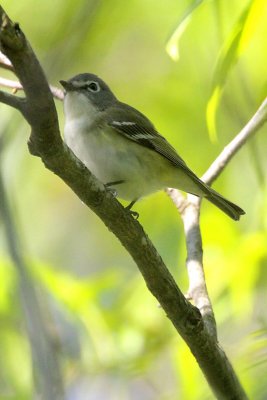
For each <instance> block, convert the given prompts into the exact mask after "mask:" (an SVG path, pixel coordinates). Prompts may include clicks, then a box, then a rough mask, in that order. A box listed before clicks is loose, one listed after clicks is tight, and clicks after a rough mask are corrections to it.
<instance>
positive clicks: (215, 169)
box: [201, 98, 267, 185]
mask: <svg viewBox="0 0 267 400" xmlns="http://www.w3.org/2000/svg"><path fill="white" fill-rule="evenodd" d="M266 121H267V98H265V100H264V101H263V102H262V103H261V105H260V107H259V108H258V110H257V111H256V113H255V114H254V115H253V117H252V118H251V119H250V120H249V121H248V123H247V124H246V125H245V126H244V128H243V129H242V130H241V131H240V132H239V133H238V134H237V135H236V136H235V138H234V139H233V140H232V141H231V142H230V143H229V144H228V145H227V146H226V147H225V148H224V149H223V151H222V152H221V153H220V154H219V156H218V157H217V158H216V159H215V161H214V162H213V163H212V164H211V166H210V167H209V168H208V170H207V171H206V172H205V174H204V175H202V178H201V179H202V180H203V181H204V182H206V183H207V184H208V185H211V184H212V183H213V182H214V181H215V179H216V178H218V176H219V175H220V174H221V173H222V171H223V170H224V168H225V167H226V165H228V163H229V162H230V161H231V159H232V158H233V156H234V155H235V154H236V153H237V151H238V150H239V149H240V148H241V147H242V146H243V145H244V144H245V143H246V141H247V140H248V139H249V138H251V136H253V135H254V134H255V133H256V132H258V130H259V129H260V128H261V127H262V125H263V124H264V123H265V122H266Z"/></svg>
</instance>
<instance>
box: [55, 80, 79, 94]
mask: <svg viewBox="0 0 267 400" xmlns="http://www.w3.org/2000/svg"><path fill="white" fill-rule="evenodd" d="M59 82H60V83H61V85H62V86H63V87H64V89H65V90H66V92H70V91H71V90H75V89H76V88H75V86H74V85H73V84H72V83H71V82H69V81H63V80H61V81H59Z"/></svg>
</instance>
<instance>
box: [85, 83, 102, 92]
mask: <svg viewBox="0 0 267 400" xmlns="http://www.w3.org/2000/svg"><path fill="white" fill-rule="evenodd" d="M86 89H87V90H89V91H90V92H93V93H96V92H99V91H100V86H99V83H98V82H95V81H92V82H90V83H88V84H87V85H86Z"/></svg>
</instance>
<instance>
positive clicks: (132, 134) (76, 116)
mask: <svg viewBox="0 0 267 400" xmlns="http://www.w3.org/2000/svg"><path fill="white" fill-rule="evenodd" d="M60 83H61V84H62V86H63V87H64V89H65V96H64V114H65V128H64V138H65V141H66V143H67V145H68V146H69V147H70V148H71V150H72V151H73V152H74V154H75V155H76V156H77V157H78V158H79V159H80V160H81V161H82V162H83V163H84V164H85V165H86V166H87V168H88V169H89V170H90V171H91V172H92V173H93V174H94V175H95V176H96V177H97V178H98V179H99V180H100V181H101V182H102V183H103V184H104V185H106V187H110V188H112V189H114V190H115V192H116V193H117V195H118V197H120V198H122V199H124V200H128V201H130V204H129V205H128V206H127V208H128V209H130V208H131V207H132V206H133V204H134V203H135V202H136V201H137V200H138V199H140V198H142V197H144V196H146V195H149V194H151V193H153V192H156V191H158V190H162V189H165V188H168V187H171V188H177V189H180V190H182V191H184V192H187V193H191V194H194V195H196V196H199V197H205V198H206V199H207V200H209V201H210V202H211V203H213V204H214V205H215V206H217V207H219V208H220V209H221V210H222V211H223V212H224V213H226V214H227V215H228V216H229V217H231V218H232V219H234V220H239V218H240V216H241V215H242V214H245V212H244V211H243V210H242V209H241V208H240V207H238V206H237V205H236V204H234V203H232V202H231V201H229V200H227V199H225V198H224V197H223V196H221V195H220V194H219V193H217V192H216V191H215V190H213V189H212V188H210V187H209V186H208V185H206V184H205V183H204V182H202V181H201V180H200V179H199V178H198V177H197V176H196V175H195V174H194V172H193V171H192V170H191V169H190V168H189V167H188V166H187V165H186V163H185V162H184V160H183V159H182V158H181V157H180V156H179V155H178V153H177V152H176V150H175V149H174V148H173V147H172V146H171V145H170V144H169V143H168V142H167V140H166V139H165V138H164V137H163V136H161V135H160V134H159V133H158V132H157V130H156V128H155V127H154V125H153V124H152V123H151V122H150V121H149V119H148V118H147V117H146V116H145V115H143V114H142V113H141V112H139V111H138V110H136V109H135V108H133V107H131V106H129V105H128V104H125V103H122V102H120V101H119V100H118V99H117V98H116V97H115V95H114V94H113V93H112V91H111V90H110V89H109V87H108V85H107V84H106V83H105V82H104V81H103V80H102V79H100V78H99V77H98V76H96V75H94V74H89V73H83V74H79V75H76V76H74V77H73V78H71V79H69V80H67V81H64V80H61V81H60Z"/></svg>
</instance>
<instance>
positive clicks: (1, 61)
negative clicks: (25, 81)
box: [0, 52, 14, 72]
mask: <svg viewBox="0 0 267 400" xmlns="http://www.w3.org/2000/svg"><path fill="white" fill-rule="evenodd" d="M0 68H2V69H7V70H8V71H12V72H14V68H13V65H12V64H11V62H10V61H9V59H8V58H7V57H6V56H5V55H4V54H3V53H1V52H0Z"/></svg>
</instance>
